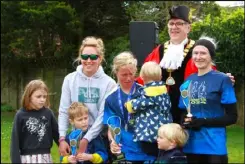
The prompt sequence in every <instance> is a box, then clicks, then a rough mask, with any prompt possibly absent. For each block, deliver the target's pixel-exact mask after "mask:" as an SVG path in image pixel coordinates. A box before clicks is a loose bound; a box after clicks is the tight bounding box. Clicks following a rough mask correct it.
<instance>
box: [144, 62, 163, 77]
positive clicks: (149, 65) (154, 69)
mask: <svg viewBox="0 0 245 164" xmlns="http://www.w3.org/2000/svg"><path fill="white" fill-rule="evenodd" d="M140 76H141V77H143V78H147V80H153V81H160V80H161V79H162V70H161V67H160V66H159V65H158V64H157V63H156V62H152V61H150V62H146V63H144V64H143V66H142V67H141V70H140Z"/></svg>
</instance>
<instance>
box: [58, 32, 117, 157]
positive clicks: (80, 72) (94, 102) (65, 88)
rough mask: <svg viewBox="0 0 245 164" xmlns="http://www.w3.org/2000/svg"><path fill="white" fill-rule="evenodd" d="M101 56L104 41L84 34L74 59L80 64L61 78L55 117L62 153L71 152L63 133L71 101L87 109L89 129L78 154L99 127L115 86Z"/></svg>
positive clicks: (64, 132)
mask: <svg viewBox="0 0 245 164" xmlns="http://www.w3.org/2000/svg"><path fill="white" fill-rule="evenodd" d="M103 59H104V44H103V41H102V40H101V39H100V38H96V37H93V36H89V37H86V38H85V39H84V40H83V41H82V45H81V47H80V49H79V55H78V58H77V61H81V65H79V66H78V67H77V69H76V71H74V72H72V73H69V74H68V75H67V76H66V77H65V78H64V81H63V85H62V93H61V99H60V106H59V116H58V124H59V134H60V138H59V152H60V155H62V156H64V155H67V154H68V153H69V151H70V148H69V145H68V144H67V143H66V142H65V136H66V132H67V130H68V127H69V120H68V111H67V110H68V108H69V106H70V105H71V103H72V102H82V103H84V104H86V106H87V107H88V108H89V125H90V126H91V128H90V129H89V131H88V132H87V134H86V135H85V136H84V137H83V139H82V140H81V141H80V145H79V152H80V153H83V152H85V150H86V148H87V145H88V143H89V142H90V141H91V140H93V139H94V138H96V137H97V136H98V135H99V133H100V132H101V130H102V126H103V124H102V120H103V114H104V103H105V98H106V97H107V95H109V93H110V92H111V91H112V90H113V89H114V88H116V87H117V85H116V82H115V81H114V80H113V79H112V78H111V77H109V76H108V75H106V74H105V72H104V71H103V68H102V66H101V62H102V60H103Z"/></svg>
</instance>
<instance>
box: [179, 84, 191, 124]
mask: <svg viewBox="0 0 245 164" xmlns="http://www.w3.org/2000/svg"><path fill="white" fill-rule="evenodd" d="M180 93H181V97H182V100H183V103H184V105H185V107H186V110H187V115H186V116H187V118H189V121H187V122H184V125H187V124H189V122H190V121H191V118H192V116H193V115H192V114H191V102H190V101H191V80H187V81H186V82H184V83H183V84H182V85H181V86H180Z"/></svg>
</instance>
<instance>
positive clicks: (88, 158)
mask: <svg viewBox="0 0 245 164" xmlns="http://www.w3.org/2000/svg"><path fill="white" fill-rule="evenodd" d="M76 159H77V160H78V161H91V160H92V159H93V156H92V154H87V153H79V154H77V156H76Z"/></svg>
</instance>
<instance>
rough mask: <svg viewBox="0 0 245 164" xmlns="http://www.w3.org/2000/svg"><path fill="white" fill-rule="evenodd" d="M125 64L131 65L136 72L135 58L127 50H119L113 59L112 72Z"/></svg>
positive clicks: (115, 71)
mask: <svg viewBox="0 0 245 164" xmlns="http://www.w3.org/2000/svg"><path fill="white" fill-rule="evenodd" d="M126 65H133V66H134V68H135V70H134V71H135V73H136V72H137V59H135V57H134V55H133V54H132V53H131V52H129V51H124V52H121V53H119V54H118V55H117V56H116V57H115V58H114V59H113V65H112V72H113V73H114V74H116V73H117V72H118V70H119V69H120V68H121V67H123V66H126Z"/></svg>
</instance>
